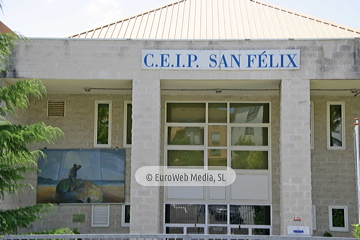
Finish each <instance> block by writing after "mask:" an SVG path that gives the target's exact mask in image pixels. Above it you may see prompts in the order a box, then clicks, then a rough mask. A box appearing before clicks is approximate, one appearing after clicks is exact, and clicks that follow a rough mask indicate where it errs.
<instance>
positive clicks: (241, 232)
mask: <svg viewBox="0 0 360 240" xmlns="http://www.w3.org/2000/svg"><path fill="white" fill-rule="evenodd" d="M231 235H249V229H248V228H241V226H240V228H231Z"/></svg>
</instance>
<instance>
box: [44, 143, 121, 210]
mask: <svg viewBox="0 0 360 240" xmlns="http://www.w3.org/2000/svg"><path fill="white" fill-rule="evenodd" d="M42 151H43V152H44V154H45V155H46V158H45V159H44V158H41V159H40V160H39V163H38V167H39V169H40V172H39V173H38V187H37V203H123V202H124V199H125V193H124V179H125V151H124V149H117V150H116V149H86V150H80V149H51V150H47V149H45V150H42Z"/></svg>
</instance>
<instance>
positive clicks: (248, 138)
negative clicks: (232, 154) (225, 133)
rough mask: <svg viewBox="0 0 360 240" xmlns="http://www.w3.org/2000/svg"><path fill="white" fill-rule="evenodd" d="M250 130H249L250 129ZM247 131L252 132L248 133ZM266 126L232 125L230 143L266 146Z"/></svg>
mask: <svg viewBox="0 0 360 240" xmlns="http://www.w3.org/2000/svg"><path fill="white" fill-rule="evenodd" d="M249 129H250V130H251V131H250V130H249ZM249 131H250V132H251V133H252V134H248V133H249ZM268 138H269V137H268V128H267V127H251V128H250V127H232V128H231V145H232V146H234V145H238V146H267V145H268Z"/></svg>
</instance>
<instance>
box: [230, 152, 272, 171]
mask: <svg viewBox="0 0 360 240" xmlns="http://www.w3.org/2000/svg"><path fill="white" fill-rule="evenodd" d="M231 168H233V169H268V152H267V151H232V152H231Z"/></svg>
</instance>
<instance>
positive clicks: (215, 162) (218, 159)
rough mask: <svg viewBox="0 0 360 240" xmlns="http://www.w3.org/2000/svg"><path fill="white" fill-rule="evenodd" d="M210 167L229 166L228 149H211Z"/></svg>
mask: <svg viewBox="0 0 360 240" xmlns="http://www.w3.org/2000/svg"><path fill="white" fill-rule="evenodd" d="M208 166H224V167H226V166H227V150H226V149H209V152H208Z"/></svg>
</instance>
